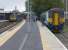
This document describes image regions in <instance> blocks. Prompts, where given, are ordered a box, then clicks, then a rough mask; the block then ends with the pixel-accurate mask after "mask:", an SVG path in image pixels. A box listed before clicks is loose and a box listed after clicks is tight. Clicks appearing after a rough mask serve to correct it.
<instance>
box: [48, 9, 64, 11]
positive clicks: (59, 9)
mask: <svg viewBox="0 0 68 50" xmlns="http://www.w3.org/2000/svg"><path fill="white" fill-rule="evenodd" d="M49 11H64V10H63V9H61V8H52V9H50V10H49Z"/></svg>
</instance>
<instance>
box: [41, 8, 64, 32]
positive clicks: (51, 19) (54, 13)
mask: <svg viewBox="0 0 68 50" xmlns="http://www.w3.org/2000/svg"><path fill="white" fill-rule="evenodd" d="M41 17H42V18H43V19H44V20H43V19H42V18H41V19H42V20H43V23H44V24H45V25H47V27H48V28H49V29H50V30H51V31H52V32H54V33H57V32H61V31H62V30H63V27H64V21H65V19H64V10H62V9H60V8H52V9H50V10H48V11H47V12H44V13H42V14H41Z"/></svg>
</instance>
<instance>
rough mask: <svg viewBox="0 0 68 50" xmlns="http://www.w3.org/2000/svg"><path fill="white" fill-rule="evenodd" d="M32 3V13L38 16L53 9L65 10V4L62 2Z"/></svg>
mask: <svg viewBox="0 0 68 50" xmlns="http://www.w3.org/2000/svg"><path fill="white" fill-rule="evenodd" d="M30 1H31V2H32V4H31V5H32V8H31V9H32V11H33V12H35V13H36V14H37V15H38V16H39V15H40V14H41V13H42V12H44V11H47V10H49V9H51V8H53V7H59V8H63V7H64V4H63V2H62V0H30Z"/></svg>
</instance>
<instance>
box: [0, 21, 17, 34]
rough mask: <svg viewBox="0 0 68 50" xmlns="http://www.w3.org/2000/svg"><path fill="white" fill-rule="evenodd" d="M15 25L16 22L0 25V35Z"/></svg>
mask: <svg viewBox="0 0 68 50" xmlns="http://www.w3.org/2000/svg"><path fill="white" fill-rule="evenodd" d="M16 24H17V22H5V23H1V24H0V34H1V33H2V32H4V31H6V30H8V29H10V28H12V27H13V26H15V25H16Z"/></svg>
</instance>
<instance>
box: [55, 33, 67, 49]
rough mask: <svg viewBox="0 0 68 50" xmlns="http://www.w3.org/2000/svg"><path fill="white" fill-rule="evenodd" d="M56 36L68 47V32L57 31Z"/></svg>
mask: <svg viewBox="0 0 68 50" xmlns="http://www.w3.org/2000/svg"><path fill="white" fill-rule="evenodd" d="M55 36H56V37H57V38H58V39H59V40H60V41H61V42H62V43H63V44H64V45H65V46H66V47H67V48H68V32H61V33H55Z"/></svg>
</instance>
